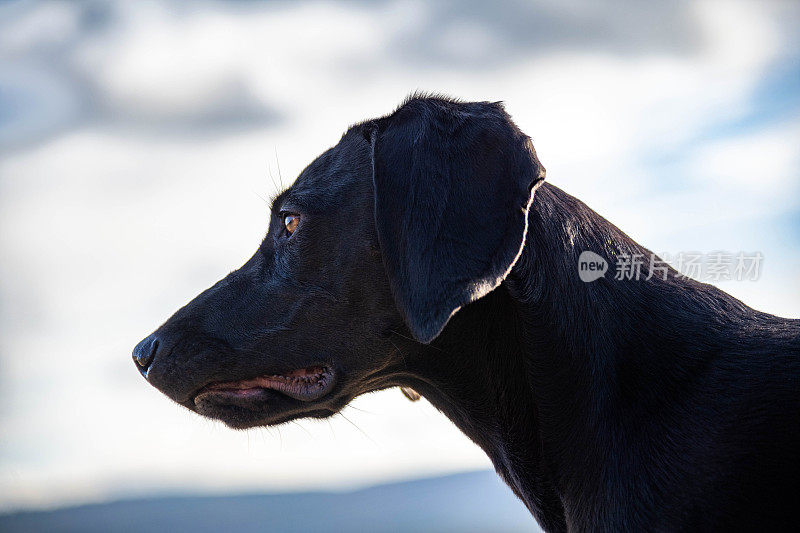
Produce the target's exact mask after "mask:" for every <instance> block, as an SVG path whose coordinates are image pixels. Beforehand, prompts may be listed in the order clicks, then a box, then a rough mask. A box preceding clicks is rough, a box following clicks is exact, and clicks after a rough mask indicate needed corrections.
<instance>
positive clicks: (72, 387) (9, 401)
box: [0, 0, 800, 509]
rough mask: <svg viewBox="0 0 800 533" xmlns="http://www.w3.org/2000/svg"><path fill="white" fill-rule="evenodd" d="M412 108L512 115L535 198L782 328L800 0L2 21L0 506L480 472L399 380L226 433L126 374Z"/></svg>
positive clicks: (151, 8) (241, 5)
mask: <svg viewBox="0 0 800 533" xmlns="http://www.w3.org/2000/svg"><path fill="white" fill-rule="evenodd" d="M415 90H424V91H432V92H437V93H444V94H448V95H452V96H455V97H458V98H461V99H464V100H492V101H494V100H502V101H504V102H505V105H506V108H507V110H508V111H509V113H510V114H511V115H512V116H513V118H514V120H515V121H516V122H517V124H518V125H519V126H520V128H521V129H522V130H523V131H525V132H526V133H527V134H528V135H530V136H531V137H532V139H533V142H534V145H535V147H536V150H537V153H538V154H539V157H540V159H541V160H542V162H543V164H544V165H545V167H546V168H547V179H548V181H549V182H550V183H552V184H554V185H556V186H558V187H561V188H563V189H564V190H566V191H567V192H569V193H570V194H573V195H575V196H577V197H578V198H580V199H581V200H583V201H584V202H585V203H587V204H588V205H589V206H590V207H592V208H593V209H595V210H596V211H598V212H599V213H600V214H602V215H603V216H605V217H606V218H607V219H609V220H610V221H611V222H613V223H614V224H616V225H618V226H619V227H621V228H622V229H623V230H624V231H626V232H627V233H628V234H629V235H631V236H632V237H633V238H634V239H636V240H637V241H638V242H640V243H641V244H643V245H645V246H647V247H648V248H650V249H652V250H654V251H656V252H665V253H668V254H677V253H680V252H688V251H699V252H703V253H712V252H714V251H718V250H725V251H729V252H734V253H735V252H740V251H744V252H748V253H749V252H756V251H758V252H761V253H762V254H763V257H764V260H763V264H762V269H761V273H760V277H759V279H758V280H757V281H735V280H730V281H720V282H718V285H719V286H720V287H721V288H723V289H724V290H726V291H728V292H730V293H731V294H733V295H734V296H736V297H738V298H740V299H742V300H743V301H744V302H745V303H747V304H748V305H751V306H752V307H755V308H756V309H759V310H762V311H767V312H771V313H775V314H779V315H782V316H787V317H800V246H798V245H800V4H798V3H797V2H790V1H787V2H736V1H725V2H721V1H707V0H701V1H697V2H686V3H682V2H657V3H638V2H628V1H614V2H608V3H597V2H591V1H588V0H586V1H568V2H553V3H550V2H540V1H534V2H501V3H495V2H491V3H487V2H480V1H468V2H464V3H462V2H455V1H442V2H423V1H413V0H397V1H378V2H367V1H355V0H354V1H348V2H342V3H337V4H334V3H328V2H322V1H312V2H305V1H303V2H271V3H260V2H248V1H235V2H216V1H209V0H202V1H198V2H191V3H190V2H179V1H172V0H157V1H150V2H136V1H113V2H93V1H88V2H81V3H78V2H59V1H49V2H28V1H10V2H3V3H0V258H1V259H2V260H0V509H13V508H19V507H52V506H58V505H64V504H69V503H80V502H87V501H102V500H107V499H112V498H116V497H120V496H136V495H152V494H157V493H167V492H185V491H193V492H204V491H239V490H269V491H286V490H290V491H294V490H304V489H310V488H323V489H347V488H352V487H357V486H362V485H366V484H370V483H375V482H380V481H385V480H395V479H407V478H414V477H419V476H428V475H437V474H442V473H450V472H458V471H464V470H472V469H482V468H489V467H490V466H491V465H490V463H489V461H488V459H486V457H485V456H484V454H483V452H482V451H481V450H480V449H478V448H477V447H476V446H475V445H473V444H472V443H471V442H470V441H469V440H468V439H467V438H466V437H464V436H463V435H461V434H460V433H459V432H458V430H457V429H456V428H455V427H454V426H453V425H452V424H451V423H450V422H449V421H448V420H447V419H446V418H445V417H444V416H442V415H441V414H439V413H437V412H436V410H435V409H433V408H432V407H431V406H430V405H429V404H428V403H427V402H425V401H424V400H423V401H421V402H417V403H410V402H408V401H407V400H406V399H405V398H404V397H403V396H402V394H401V393H400V392H399V390H397V389H394V390H388V391H384V392H380V393H374V394H370V395H366V396H364V397H361V398H358V399H357V400H355V401H354V402H353V404H352V406H351V407H348V408H347V409H345V411H344V412H343V413H342V414H341V415H338V416H336V417H335V418H333V419H331V420H326V421H300V422H297V423H293V424H289V425H286V426H282V427H280V428H274V429H254V430H249V431H246V432H234V431H231V430H228V429H227V428H225V427H223V426H222V425H220V424H218V423H216V422H212V421H209V420H205V419H201V418H200V417H198V416H197V415H194V414H192V413H190V412H188V411H186V410H184V409H183V408H181V407H179V406H177V405H175V404H172V403H171V402H170V401H169V400H167V398H166V397H164V396H162V395H161V394H160V393H158V392H157V391H156V390H155V389H153V388H152V387H150V386H149V385H147V384H146V383H145V382H144V381H143V380H142V378H141V376H140V375H139V373H138V372H137V371H136V369H135V367H134V366H133V363H132V362H131V358H130V351H131V349H132V347H133V346H134V345H135V344H136V343H137V342H138V341H139V340H140V339H141V338H143V337H144V336H146V335H147V334H148V333H149V332H151V331H152V330H154V329H155V328H156V327H157V326H158V325H159V324H160V323H161V322H162V321H163V320H165V319H166V318H167V317H169V315H171V314H172V312H174V311H175V310H176V309H178V308H179V307H180V306H181V305H182V304H183V303H185V302H187V301H188V300H189V299H190V298H192V297H193V296H194V295H195V294H197V293H198V292H200V291H201V290H202V289H204V288H206V287H207V286H209V285H211V284H212V283H213V282H214V281H216V280H217V279H219V278H221V277H223V276H224V275H225V274H226V273H227V272H229V271H230V270H233V269H235V268H236V267H238V266H239V265H240V264H241V263H243V262H244V260H245V259H246V258H248V257H249V256H250V255H252V253H253V252H254V250H255V249H256V247H257V245H258V243H259V242H260V240H261V238H262V236H263V234H264V232H265V231H266V226H267V216H268V199H269V198H270V196H271V195H273V194H274V193H275V192H276V191H277V190H278V189H279V188H280V187H281V186H286V185H288V184H289V183H291V181H292V180H293V179H294V177H295V176H297V174H298V173H299V172H300V171H301V170H302V169H303V168H304V167H305V165H306V164H308V163H309V162H311V161H312V160H313V159H314V157H316V156H317V155H318V154H320V153H321V152H322V151H324V150H325V149H326V148H328V147H330V146H332V145H333V144H335V143H336V142H337V141H338V139H339V137H340V136H341V134H342V133H343V132H344V131H345V130H346V129H347V127H348V126H349V125H351V124H353V123H355V122H359V121H361V120H364V119H367V118H372V117H375V116H380V115H383V114H386V113H388V112H390V111H391V110H393V109H394V108H395V107H396V106H397V105H398V104H399V103H400V102H401V101H402V100H403V98H404V97H405V96H406V95H408V94H409V93H411V92H413V91H415Z"/></svg>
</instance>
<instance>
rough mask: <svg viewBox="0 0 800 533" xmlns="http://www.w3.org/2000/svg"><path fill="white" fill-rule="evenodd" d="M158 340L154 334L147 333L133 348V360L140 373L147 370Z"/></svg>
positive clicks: (154, 353) (153, 356)
mask: <svg viewBox="0 0 800 533" xmlns="http://www.w3.org/2000/svg"><path fill="white" fill-rule="evenodd" d="M159 344H160V342H159V340H158V337H156V336H155V335H148V336H147V337H145V338H144V339H143V340H142V341H141V342H140V343H139V344H137V345H136V347H135V348H134V349H133V362H134V363H136V366H137V367H138V368H139V371H140V372H141V373H142V374H145V373H146V372H147V369H148V368H149V367H150V364H151V363H152V362H153V359H155V357H156V352H158V346H159Z"/></svg>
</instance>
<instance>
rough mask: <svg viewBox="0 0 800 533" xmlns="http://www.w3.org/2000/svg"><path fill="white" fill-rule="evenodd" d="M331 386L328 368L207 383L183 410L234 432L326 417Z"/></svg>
mask: <svg viewBox="0 0 800 533" xmlns="http://www.w3.org/2000/svg"><path fill="white" fill-rule="evenodd" d="M334 382H335V376H334V373H333V371H332V370H331V369H330V368H329V367H326V366H321V365H315V366H309V367H306V368H300V369H296V370H292V371H289V372H286V373H283V374H264V375H261V376H257V377H254V378H249V379H242V380H238V381H223V382H215V383H210V384H208V385H206V386H205V387H203V388H202V389H200V391H199V392H198V393H197V394H195V395H194V397H193V398H192V400H191V401H190V403H191V405H187V407H190V408H192V409H193V410H195V411H197V412H198V413H200V414H202V415H205V416H208V417H210V418H216V419H219V420H221V421H223V422H225V423H226V424H227V425H229V426H231V427H235V428H245V427H252V426H258V425H272V424H280V423H282V422H286V421H288V420H292V419H294V418H299V417H308V416H311V417H322V416H330V415H331V414H333V410H331V409H329V408H327V407H324V406H323V405H322V404H325V401H324V400H325V397H326V396H327V395H328V394H329V393H330V392H331V391H332V390H333V387H334Z"/></svg>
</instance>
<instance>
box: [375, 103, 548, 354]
mask: <svg viewBox="0 0 800 533" xmlns="http://www.w3.org/2000/svg"><path fill="white" fill-rule="evenodd" d="M366 126H367V130H366V131H365V134H367V135H368V137H369V138H370V141H371V143H372V162H373V182H374V188H375V224H376V226H377V232H378V240H379V242H380V245H381V251H382V254H383V261H384V265H385V267H386V271H387V274H388V277H389V282H390V284H391V288H392V293H393V295H394V298H395V302H396V303H397V306H398V308H399V310H400V313H401V314H402V315H403V318H404V319H405V321H406V324H407V325H408V327H409V329H410V330H411V332H412V334H413V335H414V337H415V338H416V339H417V340H418V341H420V342H423V343H428V342H431V341H432V340H433V339H434V338H436V336H437V335H439V333H440V332H441V330H442V328H444V326H445V324H447V321H448V320H449V319H450V317H451V316H452V315H453V314H454V313H455V312H456V311H458V309H459V308H460V307H462V306H463V305H466V304H468V303H470V302H472V301H475V300H477V299H478V298H480V297H482V296H484V295H485V294H487V293H488V292H490V291H491V290H493V289H494V288H495V287H497V286H498V285H499V284H500V283H501V282H502V281H503V279H505V277H506V275H507V274H508V272H509V271H510V270H511V267H512V266H514V263H515V262H516V260H517V258H518V257H519V254H520V253H521V251H522V247H523V244H524V240H525V231H526V229H527V215H528V208H529V206H530V202H531V199H532V197H533V189H534V186H535V185H536V184H537V183H539V182H540V181H541V180H543V179H544V168H543V167H542V166H541V164H540V163H539V161H538V159H537V158H536V152H535V151H534V149H533V145H532V144H531V142H530V139H529V138H528V137H527V136H526V135H524V134H523V133H522V132H521V131H520V130H519V129H518V128H517V127H516V125H515V124H514V123H513V122H512V121H511V118H510V117H509V116H508V114H506V112H505V111H504V110H503V108H502V106H501V105H500V104H499V103H489V102H479V103H458V102H453V101H450V100H445V99H441V98H412V99H411V100H409V101H408V102H406V103H405V104H404V105H403V106H401V107H400V108H399V109H398V110H397V111H395V112H394V113H393V114H392V115H389V116H388V117H385V118H382V119H378V120H376V121H373V122H372V123H368V124H367V125H366Z"/></svg>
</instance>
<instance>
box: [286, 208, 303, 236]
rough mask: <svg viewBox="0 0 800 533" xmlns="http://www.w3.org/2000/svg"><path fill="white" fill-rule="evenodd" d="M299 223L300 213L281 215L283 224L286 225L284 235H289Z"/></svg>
mask: <svg viewBox="0 0 800 533" xmlns="http://www.w3.org/2000/svg"><path fill="white" fill-rule="evenodd" d="M299 223H300V215H295V214H294V213H286V214H284V215H283V225H284V226H285V227H286V235H288V236H291V235H292V233H294V230H296V229H297V225H298V224H299Z"/></svg>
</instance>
